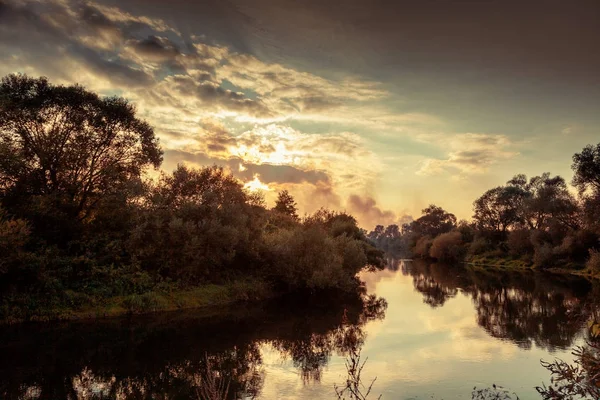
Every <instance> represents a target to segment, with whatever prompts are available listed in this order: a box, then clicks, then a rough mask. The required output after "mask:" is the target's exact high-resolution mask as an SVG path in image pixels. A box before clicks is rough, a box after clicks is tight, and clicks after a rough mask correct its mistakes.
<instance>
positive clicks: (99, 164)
mask: <svg viewBox="0 0 600 400" xmlns="http://www.w3.org/2000/svg"><path fill="white" fill-rule="evenodd" d="M161 161H162V151H161V149H160V148H159V145H158V139H157V138H156V137H155V135H154V131H153V129H152V128H151V127H150V125H148V124H147V123H146V122H145V121H142V120H140V119H138V118H137V117H136V115H135V108H134V107H133V106H132V105H131V104H129V103H128V102H127V100H125V99H123V98H119V97H106V98H101V97H99V96H98V95H97V94H96V93H93V92H90V91H87V90H86V89H84V88H83V87H81V86H78V85H74V86H62V85H52V84H50V83H49V82H48V80H47V79H46V78H43V77H42V78H30V77H28V76H26V75H9V76H6V77H4V78H2V81H1V82H0V194H1V195H2V197H3V198H4V200H5V201H4V203H5V205H10V204H11V203H12V204H16V203H19V202H20V201H21V199H22V198H30V197H32V196H35V197H39V196H42V197H43V196H47V197H51V198H53V199H54V200H53V202H54V203H55V204H58V205H59V206H60V208H61V209H62V211H63V212H64V213H65V215H66V216H67V217H70V218H76V219H79V220H83V219H85V218H86V217H89V216H90V215H91V214H92V213H93V210H94V207H95V206H96V205H97V204H98V202H99V201H100V200H101V199H102V198H103V196H106V195H109V194H111V193H115V192H118V191H119V190H120V187H121V186H122V185H123V184H125V183H126V182H128V181H129V180H131V179H133V178H139V177H140V175H141V173H142V171H143V169H144V168H145V167H147V166H154V167H155V168H158V167H159V166H160V164H161Z"/></svg>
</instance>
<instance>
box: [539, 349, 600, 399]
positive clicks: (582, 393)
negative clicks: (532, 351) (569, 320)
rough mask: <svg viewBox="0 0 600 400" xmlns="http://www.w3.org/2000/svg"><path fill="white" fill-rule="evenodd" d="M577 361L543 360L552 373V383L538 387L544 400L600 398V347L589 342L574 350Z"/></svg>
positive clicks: (543, 363)
mask: <svg viewBox="0 0 600 400" xmlns="http://www.w3.org/2000/svg"><path fill="white" fill-rule="evenodd" d="M573 355H574V356H575V363H574V364H569V363H566V362H565V361H563V360H555V361H554V362H552V363H550V362H545V361H542V365H543V366H544V367H545V368H546V369H548V370H549V371H550V372H551V373H552V384H551V385H550V386H549V387H546V385H543V386H541V387H537V388H536V389H537V391H538V393H539V394H540V395H541V396H542V398H543V399H544V400H559V399H560V400H575V399H587V398H590V399H598V398H600V386H599V385H598V383H599V382H600V347H599V345H598V343H595V342H588V343H587V344H586V345H585V346H578V347H576V348H575V349H574V350H573Z"/></svg>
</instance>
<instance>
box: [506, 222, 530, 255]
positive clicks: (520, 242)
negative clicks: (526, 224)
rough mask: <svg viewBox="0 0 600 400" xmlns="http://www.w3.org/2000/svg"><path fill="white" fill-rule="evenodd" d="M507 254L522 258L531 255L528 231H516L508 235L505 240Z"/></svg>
mask: <svg viewBox="0 0 600 400" xmlns="http://www.w3.org/2000/svg"><path fill="white" fill-rule="evenodd" d="M506 244H507V246H508V252H509V253H510V255H512V256H517V257H518V256H523V255H526V254H532V253H533V245H532V244H531V240H530V235H529V231H528V230H527V229H516V230H514V231H511V232H510V233H509V234H508V238H507V239H506Z"/></svg>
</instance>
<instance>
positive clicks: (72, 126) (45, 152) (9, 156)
mask: <svg viewBox="0 0 600 400" xmlns="http://www.w3.org/2000/svg"><path fill="white" fill-rule="evenodd" d="M161 161H162V150H161V149H160V147H159V144H158V140H157V138H156V137H155V135H154V130H153V129H152V127H151V126H150V125H149V124H148V123H146V122H145V121H143V120H141V119H139V118H138V117H137V116H136V112H135V108H134V106H133V105H131V104H130V103H128V102H127V101H126V100H125V99H123V98H119V97H104V98H103V97H100V96H98V95H97V94H96V93H93V92H90V91H88V90H86V89H85V88H83V87H81V86H77V85H75V86H60V85H53V84H51V83H49V82H48V81H47V79H45V78H37V79H35V78H30V77H27V76H25V75H9V76H7V77H5V78H3V79H2V81H1V82H0V206H1V207H0V276H2V280H1V281H0V304H1V306H2V314H3V315H2V316H3V317H4V318H17V319H26V318H34V317H35V318H37V317H39V316H40V315H41V314H43V315H44V317H47V316H49V315H54V314H56V312H57V310H75V309H77V310H78V309H84V308H86V307H88V308H89V307H93V306H98V305H101V304H105V303H106V302H108V301H111V300H110V299H113V298H116V297H118V298H120V299H121V301H120V303H119V304H118V307H122V308H124V309H126V310H128V311H129V312H132V313H138V312H146V311H152V310H154V309H159V308H164V307H167V306H166V305H165V304H164V303H165V302H167V303H170V302H172V301H174V300H173V299H170V298H167V297H166V296H165V294H164V290H165V288H167V289H168V291H171V290H175V291H182V290H190V289H191V288H194V287H204V288H206V287H211V285H212V284H217V285H220V287H226V288H234V289H232V290H234V291H237V292H239V293H237V294H236V293H229V292H228V293H226V294H225V297H227V298H233V299H237V300H250V299H252V298H254V297H262V296H263V294H264V293H263V292H265V291H269V290H270V291H271V292H272V285H275V286H276V287H277V290H282V289H286V290H297V289H298V290H299V289H303V288H311V289H317V288H325V287H327V288H332V287H341V288H344V289H347V290H356V289H357V287H358V281H357V279H356V275H357V273H358V272H359V271H361V270H362V269H365V268H366V269H372V268H382V267H383V253H382V252H381V251H379V250H377V249H376V248H375V247H374V246H373V245H372V243H371V242H370V241H369V240H368V239H367V238H366V236H365V233H364V232H363V231H362V230H361V229H360V228H359V227H358V224H357V222H356V220H355V219H354V218H353V217H352V216H351V215H348V214H346V213H337V212H333V211H329V210H325V209H321V210H319V211H318V212H317V213H315V214H314V215H311V216H308V217H306V218H305V219H304V220H302V221H301V220H300V218H299V217H298V214H297V205H296V202H295V200H294V198H293V197H292V196H291V195H290V194H289V193H288V192H287V191H285V190H284V191H282V192H281V193H279V196H278V199H277V202H276V204H275V207H274V208H273V209H267V208H266V204H265V201H264V198H263V197H262V196H260V195H257V194H253V193H249V192H248V191H246V189H245V188H244V187H243V185H242V183H241V182H240V181H238V180H237V179H236V178H235V177H233V176H232V175H231V174H229V173H227V172H225V170H223V168H220V167H217V166H212V167H204V168H200V169H194V168H189V167H186V166H184V165H178V166H177V168H176V169H175V171H173V172H172V173H164V172H163V173H161V175H160V176H159V177H158V178H157V179H155V180H151V179H148V178H147V176H146V175H145V172H146V171H147V170H148V169H149V168H151V167H154V168H158V167H159V166H160V164H161ZM248 281H252V282H257V285H256V289H257V290H254V291H252V290H249V289H248V288H246V287H245V286H244V285H243V284H241V286H240V287H237V288H236V284H235V282H248ZM265 287H267V288H269V289H265ZM192 290H193V289H192ZM215 295H217V294H215ZM201 297H202V296H201ZM182 301H183V302H185V299H183V300H182ZM192 303H193V302H192Z"/></svg>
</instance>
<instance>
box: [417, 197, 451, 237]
mask: <svg viewBox="0 0 600 400" xmlns="http://www.w3.org/2000/svg"><path fill="white" fill-rule="evenodd" d="M455 227H456V217H455V216H454V214H451V213H449V212H447V211H446V210H444V209H443V208H441V207H438V206H436V205H434V204H431V205H429V207H427V208H425V209H423V210H422V215H421V217H419V218H418V219H417V220H416V221H413V222H412V223H411V224H410V225H409V229H410V231H412V232H415V233H417V234H418V235H424V236H427V235H428V236H431V237H436V236H437V235H441V234H442V233H446V232H450V231H451V230H452V229H454V228H455Z"/></svg>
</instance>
